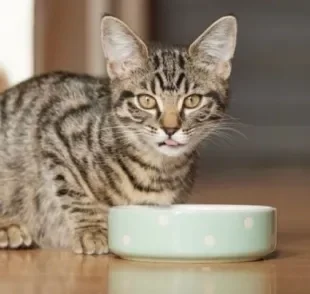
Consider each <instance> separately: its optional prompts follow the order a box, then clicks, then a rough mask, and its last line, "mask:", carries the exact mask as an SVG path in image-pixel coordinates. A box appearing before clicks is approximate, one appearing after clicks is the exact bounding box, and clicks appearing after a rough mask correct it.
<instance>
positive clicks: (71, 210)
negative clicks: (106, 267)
mask: <svg viewBox="0 0 310 294" xmlns="http://www.w3.org/2000/svg"><path fill="white" fill-rule="evenodd" d="M60 192H61V193H64V196H65V197H64V198H63V203H62V209H63V210H65V212H66V214H67V216H68V219H69V221H70V223H71V228H72V230H73V234H72V235H73V238H72V242H71V245H72V250H73V251H74V252H75V253H78V254H106V253H108V228H107V215H108V207H107V206H102V205H101V204H99V203H98V202H97V201H96V200H94V199H89V196H86V195H84V194H81V193H80V192H75V191H73V190H68V191H60ZM73 195H78V197H74V196H73ZM73 198H75V199H74V200H72V199H73Z"/></svg>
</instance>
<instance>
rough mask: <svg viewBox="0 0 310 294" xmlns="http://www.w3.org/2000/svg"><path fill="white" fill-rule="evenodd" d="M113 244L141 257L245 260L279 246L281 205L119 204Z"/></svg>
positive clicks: (112, 221) (112, 220)
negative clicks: (277, 243)
mask: <svg viewBox="0 0 310 294" xmlns="http://www.w3.org/2000/svg"><path fill="white" fill-rule="evenodd" d="M108 223H109V249H110V252H112V253H114V254H115V255H117V256H119V257H121V258H124V259H129V260H139V261H152V262H155V261H159V262H163V261H169V262H173V261H179V262H241V261H253V260H257V259H261V258H264V257H265V256H267V255H269V254H270V253H272V252H273V251H274V250H275V249H276V240H277V218H276V209H275V208H273V207H269V206H250V205H172V206H168V207H157V206H118V207H113V208H111V210H110V212H109V220H108Z"/></svg>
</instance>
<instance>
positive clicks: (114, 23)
mask: <svg viewBox="0 0 310 294" xmlns="http://www.w3.org/2000/svg"><path fill="white" fill-rule="evenodd" d="M101 44H102V49H103V53H104V55H105V58H106V61H107V72H108V75H109V77H110V78H111V79H115V78H119V79H122V78H127V77H129V76H130V73H132V71H134V70H136V69H138V68H140V67H142V66H143V65H144V63H145V62H146V59H147V55H148V49H147V46H146V45H145V44H144V42H143V41H142V40H141V39H140V38H139V37H138V36H137V35H136V34H135V33H134V32H133V31H132V30H131V29H130V28H129V27H128V26H127V25H126V24H125V23H124V22H122V21H121V20H119V19H118V18H116V17H113V16H110V15H106V16H103V17H102V20H101Z"/></svg>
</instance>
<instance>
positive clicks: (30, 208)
mask: <svg viewBox="0 0 310 294" xmlns="http://www.w3.org/2000/svg"><path fill="white" fill-rule="evenodd" d="M236 34H237V22H236V19H235V17H233V16H225V17H222V18H220V19H219V20H217V21H216V22H214V23H213V24H212V25H211V26H210V27H209V28H208V29H207V30H206V31H204V33H203V34H202V35H200V36H199V37H198V38H197V39H196V40H195V41H194V42H193V43H192V44H191V45H190V46H189V47H188V48H179V47H160V48H155V47H152V46H147V45H146V44H145V43H144V42H143V41H142V40H141V39H140V38H139V37H138V36H137V35H136V34H135V33H134V32H133V31H132V30H131V29H130V28H129V27H128V26H127V25H126V24H125V23H123V22H122V21H121V20H119V19H117V18H115V17H113V16H109V15H106V16H104V17H103V18H102V22H101V39H102V48H103V53H104V56H105V58H106V64H107V73H108V77H107V78H103V79H102V78H96V77H92V76H88V75H82V74H73V73H68V72H53V73H48V74H43V75H40V76H36V77H34V78H31V79H29V80H27V81H24V82H22V83H20V84H18V85H16V86H14V87H12V88H10V89H8V90H7V91H5V92H4V93H2V94H1V95H0V140H1V144H0V193H1V194H0V248H26V247H30V246H32V245H33V244H35V245H37V246H39V247H41V248H48V247H50V248H72V250H73V251H74V252H76V253H85V254H105V253H107V252H108V243H107V213H108V209H109V207H111V206H115V205H129V204H137V205H143V204H144V205H145V204H150V205H169V204H173V203H184V202H186V201H187V198H188V195H189V193H190V191H191V187H192V185H193V180H194V175H195V163H196V159H197V156H196V152H197V151H196V150H197V146H198V145H199V143H200V142H202V140H203V139H204V138H206V137H207V136H209V135H210V134H211V133H212V132H214V130H216V129H217V127H218V126H219V125H220V124H221V120H222V118H223V116H224V112H225V108H226V106H227V102H228V88H229V85H228V84H229V77H230V73H231V60H232V57H233V55H234V51H235V46H236Z"/></svg>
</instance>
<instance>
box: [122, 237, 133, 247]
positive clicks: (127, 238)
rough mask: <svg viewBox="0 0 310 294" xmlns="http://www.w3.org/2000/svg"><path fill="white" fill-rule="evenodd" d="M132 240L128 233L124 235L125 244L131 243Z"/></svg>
mask: <svg viewBox="0 0 310 294" xmlns="http://www.w3.org/2000/svg"><path fill="white" fill-rule="evenodd" d="M130 242H131V238H130V236H128V235H125V236H123V244H124V245H129V244H130Z"/></svg>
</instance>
